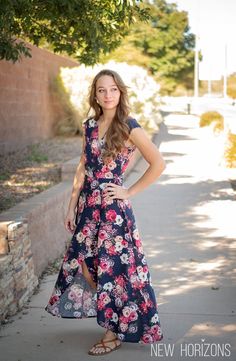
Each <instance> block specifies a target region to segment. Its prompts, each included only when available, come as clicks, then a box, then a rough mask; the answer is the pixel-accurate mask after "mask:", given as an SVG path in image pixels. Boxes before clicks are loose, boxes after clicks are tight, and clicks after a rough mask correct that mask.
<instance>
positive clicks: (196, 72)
mask: <svg viewBox="0 0 236 361" xmlns="http://www.w3.org/2000/svg"><path fill="white" fill-rule="evenodd" d="M198 79H199V55H198V34H196V40H195V53H194V98H198V96H199V92H198V83H199V81H198Z"/></svg>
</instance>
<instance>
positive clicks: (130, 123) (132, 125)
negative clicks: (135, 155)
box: [127, 118, 142, 132]
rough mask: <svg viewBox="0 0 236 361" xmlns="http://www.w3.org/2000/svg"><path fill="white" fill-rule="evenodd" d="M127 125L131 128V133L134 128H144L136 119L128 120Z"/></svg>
mask: <svg viewBox="0 0 236 361" xmlns="http://www.w3.org/2000/svg"><path fill="white" fill-rule="evenodd" d="M127 124H128V126H129V129H130V132H131V130H132V129H134V128H142V126H141V125H140V124H139V123H138V122H137V120H136V119H135V118H129V119H127Z"/></svg>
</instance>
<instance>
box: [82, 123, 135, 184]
mask: <svg viewBox="0 0 236 361" xmlns="http://www.w3.org/2000/svg"><path fill="white" fill-rule="evenodd" d="M127 124H128V125H129V128H130V131H131V129H133V128H135V127H141V125H140V124H139V123H138V122H137V121H136V119H133V118H130V119H128V120H127ZM83 128H84V135H85V149H84V154H85V177H86V182H90V183H91V182H94V181H97V182H99V183H100V181H101V180H102V181H104V179H105V180H112V182H114V183H116V184H120V185H121V184H122V183H123V175H124V172H125V170H126V168H127V166H128V164H129V161H130V159H131V157H132V155H133V153H134V151H135V149H136V146H135V145H133V146H124V148H123V150H122V151H121V152H119V153H118V155H117V156H116V158H115V159H114V160H111V161H110V162H109V163H107V164H105V163H104V162H103V159H102V152H103V150H104V143H105V139H104V138H103V139H102V140H101V141H100V140H99V136H98V124H97V121H96V120H95V119H93V118H89V119H87V120H85V121H84V122H83ZM86 182H85V183H86Z"/></svg>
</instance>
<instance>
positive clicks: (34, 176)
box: [0, 136, 81, 212]
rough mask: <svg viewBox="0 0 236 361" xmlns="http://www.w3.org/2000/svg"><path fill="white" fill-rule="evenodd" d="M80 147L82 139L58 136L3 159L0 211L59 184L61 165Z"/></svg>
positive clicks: (1, 163)
mask: <svg viewBox="0 0 236 361" xmlns="http://www.w3.org/2000/svg"><path fill="white" fill-rule="evenodd" d="M80 147H81V138H80V137H79V136H71V137H62V136H57V137H54V138H52V139H48V140H43V141H40V142H39V143H36V144H33V145H30V146H26V147H25V148H24V149H22V150H20V151H16V152H14V153H13V152H12V153H9V154H7V155H4V156H0V212H3V211H5V210H7V209H9V208H10V207H13V206H14V205H15V204H17V203H19V202H21V201H23V200H25V199H27V198H29V197H32V196H33V195H35V194H38V193H40V192H42V191H44V190H45V189H48V188H50V187H52V186H54V185H55V184H57V183H59V182H60V181H61V165H62V163H64V162H66V161H68V160H70V159H73V158H75V157H78V155H79V154H80Z"/></svg>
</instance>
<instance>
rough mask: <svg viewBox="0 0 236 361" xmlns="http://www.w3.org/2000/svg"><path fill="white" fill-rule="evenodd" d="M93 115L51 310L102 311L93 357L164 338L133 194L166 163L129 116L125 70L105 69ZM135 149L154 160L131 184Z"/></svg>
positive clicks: (93, 97)
mask: <svg viewBox="0 0 236 361" xmlns="http://www.w3.org/2000/svg"><path fill="white" fill-rule="evenodd" d="M89 102H90V107H91V108H92V109H93V110H94V115H93V116H92V117H90V118H88V119H87V120H85V121H84V123H83V127H84V137H83V152H82V156H81V159H80V163H79V165H78V168H77V171H76V174H75V178H74V183H73V190H72V195H71V199H70V202H69V206H68V213H67V216H66V219H65V227H66V229H67V230H68V231H69V232H71V233H72V234H73V236H72V239H71V242H70V244H69V246H68V249H67V251H66V253H65V256H64V258H63V262H62V265H61V269H60V271H59V274H58V278H57V281H56V283H55V286H54V289H53V292H52V295H51V297H50V299H49V302H48V304H47V306H46V307H45V310H46V311H47V312H49V313H51V314H52V315H54V316H58V317H64V318H84V317H96V318H97V322H98V324H99V325H100V326H102V327H104V328H105V329H106V333H105V335H104V337H103V338H102V340H101V341H100V342H98V343H96V344H95V345H94V346H93V347H92V348H91V349H90V350H89V354H90V355H103V354H105V353H109V352H111V351H113V350H115V349H117V348H119V347H120V346H121V343H122V342H136V343H137V342H140V343H154V342H156V341H160V340H162V338H163V333H162V330H161V326H160V320H159V315H158V310H157V303H156V298H155V293H154V290H153V288H152V284H151V276H150V273H149V268H148V265H147V262H146V259H145V255H144V252H143V248H142V241H141V239H140V236H139V231H138V229H137V225H136V221H135V217H134V213H133V210H132V205H131V202H130V200H129V198H131V197H132V196H134V195H135V194H137V193H138V192H140V191H142V190H143V189H144V188H146V187H147V186H149V185H150V184H151V183H153V182H154V181H155V180H156V179H157V178H158V177H159V176H160V175H161V173H162V172H163V170H164V169H165V161H164V160H163V158H162V156H161V154H160V152H159V150H158V149H157V147H156V146H155V145H154V144H153V142H152V141H151V140H150V138H149V137H148V135H147V133H146V132H145V130H144V129H143V128H142V127H141V125H140V124H139V123H138V122H137V121H136V119H134V118H132V117H130V116H129V106H128V97H127V88H126V86H125V84H124V83H123V81H122V79H121V78H120V76H119V75H118V74H117V73H116V72H114V71H111V70H107V69H105V70H102V71H100V72H99V73H98V74H97V75H96V76H95V78H94V80H93V82H92V86H91V91H90V97H89ZM136 147H137V148H138V149H139V151H140V152H141V154H142V156H143V157H144V158H145V160H146V161H147V162H148V163H149V167H148V169H147V170H146V171H145V173H144V174H143V175H142V176H141V177H140V179H138V181H137V182H136V183H134V184H133V185H132V186H131V187H129V188H126V187H124V185H123V175H124V172H125V170H126V168H127V166H128V163H129V160H130V158H131V156H132V155H133V152H134V150H135V149H136Z"/></svg>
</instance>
